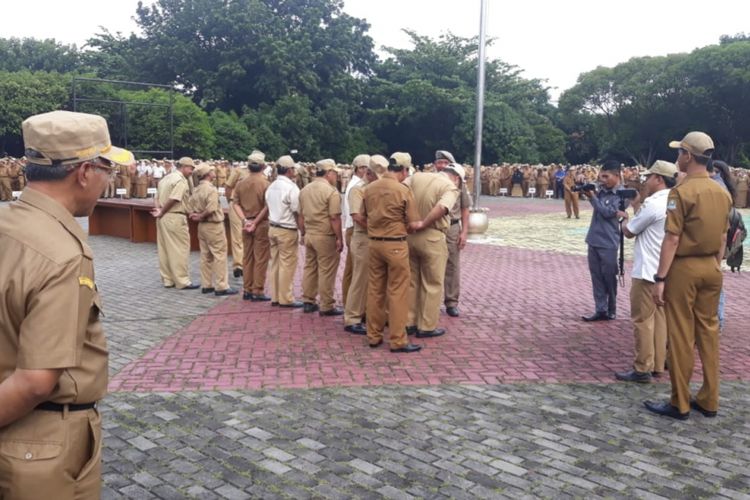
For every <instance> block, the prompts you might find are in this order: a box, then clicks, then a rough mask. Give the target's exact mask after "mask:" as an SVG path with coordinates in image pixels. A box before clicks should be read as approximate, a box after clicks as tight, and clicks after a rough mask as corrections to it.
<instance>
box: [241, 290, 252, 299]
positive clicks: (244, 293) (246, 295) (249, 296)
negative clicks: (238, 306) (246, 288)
mask: <svg viewBox="0 0 750 500" xmlns="http://www.w3.org/2000/svg"><path fill="white" fill-rule="evenodd" d="M242 300H253V294H252V293H247V292H242Z"/></svg>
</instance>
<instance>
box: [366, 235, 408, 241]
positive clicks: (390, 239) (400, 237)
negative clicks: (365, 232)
mask: <svg viewBox="0 0 750 500" xmlns="http://www.w3.org/2000/svg"><path fill="white" fill-rule="evenodd" d="M370 239H371V240H374V241H406V236H398V237H395V238H378V237H376V236H370Z"/></svg>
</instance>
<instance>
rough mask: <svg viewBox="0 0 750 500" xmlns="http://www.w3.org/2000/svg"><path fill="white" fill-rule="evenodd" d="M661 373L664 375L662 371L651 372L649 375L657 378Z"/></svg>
mask: <svg viewBox="0 0 750 500" xmlns="http://www.w3.org/2000/svg"><path fill="white" fill-rule="evenodd" d="M662 375H664V372H651V376H652V377H654V378H659V377H661V376H662Z"/></svg>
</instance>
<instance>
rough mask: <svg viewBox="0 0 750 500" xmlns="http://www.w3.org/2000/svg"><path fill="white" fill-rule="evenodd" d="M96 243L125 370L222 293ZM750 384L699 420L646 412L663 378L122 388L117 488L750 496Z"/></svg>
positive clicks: (116, 410)
mask: <svg viewBox="0 0 750 500" xmlns="http://www.w3.org/2000/svg"><path fill="white" fill-rule="evenodd" d="M91 245H92V247H93V249H94V252H95V255H96V272H97V282H98V285H99V287H100V289H101V291H102V294H103V297H104V304H105V305H104V309H105V328H106V332H107V336H108V339H109V345H110V353H111V362H110V365H111V373H112V374H114V373H117V372H118V371H119V370H120V369H121V368H122V367H123V366H125V365H126V364H128V363H129V362H130V361H131V360H134V359H136V358H138V357H140V356H142V355H143V354H145V353H146V352H147V351H149V350H150V349H151V348H152V347H154V346H155V345H157V344H158V343H160V342H161V341H162V340H163V339H165V338H167V337H168V336H170V335H171V334H172V333H174V332H175V331H177V330H178V329H180V328H181V327H183V326H185V325H187V324H188V323H189V322H191V321H192V320H193V319H194V318H195V317H197V316H198V315H200V314H202V313H205V312H206V311H208V310H209V309H210V308H211V307H213V306H214V305H216V304H217V303H218V302H219V300H220V299H217V298H215V297H213V296H204V295H201V294H200V293H199V292H195V291H193V292H181V291H175V290H167V289H164V288H162V287H161V284H160V282H159V279H158V271H157V268H158V267H157V259H156V248H155V246H154V245H151V244H139V245H133V244H130V243H128V242H126V241H124V240H119V239H115V238H107V237H92V238H91ZM192 259H193V264H192V268H191V271H192V275H193V277H194V279H196V282H197V270H198V268H197V254H196V253H194V254H193V255H192ZM233 281H234V284H235V285H238V281H237V280H233ZM748 388H750V384H748V383H746V382H733V383H724V384H723V386H722V408H721V413H720V415H719V417H718V418H716V419H706V418H703V417H702V416H701V415H699V414H693V415H692V416H691V418H690V420H688V421H687V422H675V421H672V420H670V419H663V418H656V417H652V416H650V415H647V414H646V413H645V412H644V411H642V401H643V400H644V399H649V398H651V399H661V398H665V397H667V396H668V392H669V386H668V384H664V383H661V384H652V385H645V386H633V385H626V384H611V385H609V384H606V385H578V384H566V385H557V384H517V385H483V386H471V385H462V386H430V387H424V388H420V387H397V386H382V387H376V388H326V389H314V390H274V391H239V392H195V393H194V392H182V393H126V392H118V393H112V394H110V395H108V396H107V398H106V399H105V401H104V402H103V404H102V412H103V417H104V428H105V432H104V434H105V435H104V468H103V476H104V490H103V497H104V498H230V499H231V498H263V499H265V498H296V499H305V498H321V499H329V498H331V499H335V498H342V499H348V498H363V499H371V498H372V499H376V498H393V499H406V498H457V499H461V498H507V497H514V498H597V497H605V498H750V467H748V463H750V423H749V422H750V418H749V417H750V412H749V411H748V409H747V408H748V406H749V405H750V396H749V395H748Z"/></svg>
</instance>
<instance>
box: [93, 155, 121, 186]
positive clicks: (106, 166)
mask: <svg viewBox="0 0 750 500" xmlns="http://www.w3.org/2000/svg"><path fill="white" fill-rule="evenodd" d="M92 165H93V166H94V168H95V169H97V170H101V171H102V172H106V174H107V178H108V180H110V181H113V180H115V179H117V169H116V168H115V167H114V166H113V165H112V164H111V163H110V162H108V161H106V160H104V159H102V158H99V161H97V162H96V163H94V162H92Z"/></svg>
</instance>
